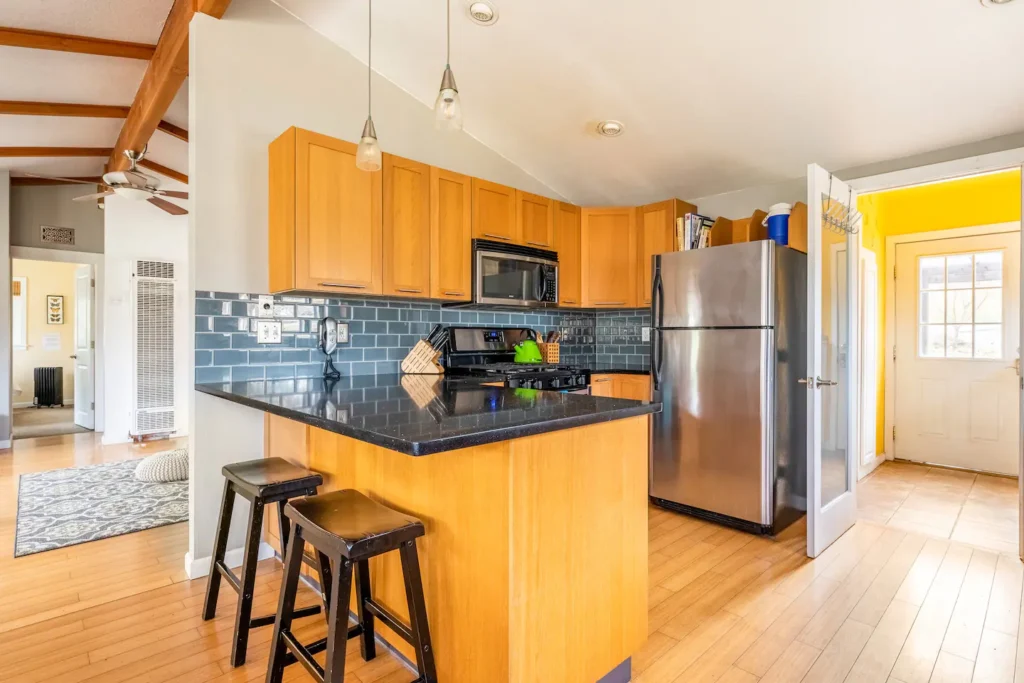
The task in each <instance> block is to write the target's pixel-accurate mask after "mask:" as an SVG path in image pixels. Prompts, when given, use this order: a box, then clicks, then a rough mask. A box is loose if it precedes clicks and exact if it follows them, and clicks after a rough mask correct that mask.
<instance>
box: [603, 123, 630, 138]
mask: <svg viewBox="0 0 1024 683" xmlns="http://www.w3.org/2000/svg"><path fill="white" fill-rule="evenodd" d="M625 129H626V127H625V126H624V125H622V122H621V121H612V120H608V121H602V122H601V123H599V124H597V134H598V135H603V136H605V137H606V138H617V137H618V136H620V135H622V131H624V130H625Z"/></svg>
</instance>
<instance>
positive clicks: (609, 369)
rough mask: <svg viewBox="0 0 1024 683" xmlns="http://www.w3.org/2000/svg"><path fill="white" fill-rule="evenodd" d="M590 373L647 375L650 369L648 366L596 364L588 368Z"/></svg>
mask: <svg viewBox="0 0 1024 683" xmlns="http://www.w3.org/2000/svg"><path fill="white" fill-rule="evenodd" d="M590 374H592V375H649V374H651V371H650V369H649V368H645V369H641V368H624V367H621V366H619V367H616V366H603V365H597V366H594V367H591V368H590Z"/></svg>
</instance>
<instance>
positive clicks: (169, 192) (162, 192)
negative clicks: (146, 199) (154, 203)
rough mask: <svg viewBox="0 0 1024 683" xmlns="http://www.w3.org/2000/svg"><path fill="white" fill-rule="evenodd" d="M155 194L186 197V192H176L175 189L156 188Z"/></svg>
mask: <svg viewBox="0 0 1024 683" xmlns="http://www.w3.org/2000/svg"><path fill="white" fill-rule="evenodd" d="M156 194H158V195H160V196H161V197H174V198H175V199H188V192H178V191H177V190H156Z"/></svg>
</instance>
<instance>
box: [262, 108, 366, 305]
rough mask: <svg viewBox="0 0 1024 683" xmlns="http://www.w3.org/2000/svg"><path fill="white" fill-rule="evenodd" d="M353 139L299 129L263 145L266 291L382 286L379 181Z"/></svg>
mask: <svg viewBox="0 0 1024 683" xmlns="http://www.w3.org/2000/svg"><path fill="white" fill-rule="evenodd" d="M381 175H382V174H380V173H367V172H365V171H360V170H359V169H358V168H356V145H354V144H352V143H350V142H345V141H343V140H338V139H336V138H332V137H328V136H326V135H320V134H318V133H313V132H310V131H307V130H302V129H300V128H294V127H293V128H289V129H288V130H287V131H285V132H284V133H283V134H282V135H281V136H280V137H278V138H277V139H276V140H274V141H273V142H272V143H271V144H270V206H269V232H270V245H269V246H270V291H272V292H284V291H289V290H307V291H329V292H334V293H340V292H345V293H350V294H381V293H382V291H383V290H382V281H383V277H382V270H383V268H382V265H383V264H382V260H381V258H382V256H381V254H382V250H381V246H382V245H381V243H382V215H383V213H382V191H381V187H382V182H381Z"/></svg>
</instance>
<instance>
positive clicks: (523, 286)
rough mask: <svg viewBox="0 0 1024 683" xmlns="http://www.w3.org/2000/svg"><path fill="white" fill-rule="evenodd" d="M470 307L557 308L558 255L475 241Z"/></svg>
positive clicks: (540, 250)
mask: <svg viewBox="0 0 1024 683" xmlns="http://www.w3.org/2000/svg"><path fill="white" fill-rule="evenodd" d="M464 305H465V304H464ZM469 305H471V306H513V307H516V308H546V307H553V306H557V305H558V253H557V252H554V251H548V250H546V249H534V248H532V247H522V246H519V245H516V244H503V243H502V242H495V241H492V240H473V298H472V301H471V302H470V303H469Z"/></svg>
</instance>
